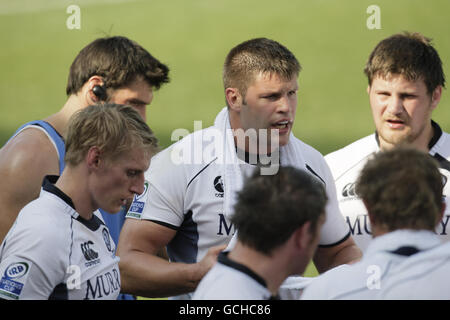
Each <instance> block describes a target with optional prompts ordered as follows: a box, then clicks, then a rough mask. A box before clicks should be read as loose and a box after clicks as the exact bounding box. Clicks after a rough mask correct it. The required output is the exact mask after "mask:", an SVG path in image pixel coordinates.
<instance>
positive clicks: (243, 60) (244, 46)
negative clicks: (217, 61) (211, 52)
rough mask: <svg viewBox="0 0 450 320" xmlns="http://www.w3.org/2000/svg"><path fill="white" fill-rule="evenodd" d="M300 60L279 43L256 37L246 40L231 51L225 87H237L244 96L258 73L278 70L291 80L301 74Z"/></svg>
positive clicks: (226, 64)
mask: <svg viewBox="0 0 450 320" xmlns="http://www.w3.org/2000/svg"><path fill="white" fill-rule="evenodd" d="M300 70H301V66H300V63H299V62H298V61H297V58H295V56H294V54H293V53H292V52H290V51H289V50H288V49H287V48H286V47H284V46H283V45H281V44H280V43H278V42H276V41H274V40H270V39H266V38H257V39H252V40H248V41H245V42H243V43H241V44H239V45H237V46H236V47H234V48H233V49H231V51H230V52H229V53H228V55H227V57H226V59H225V64H224V68H223V85H224V88H225V89H226V88H237V89H238V90H239V92H240V93H241V95H243V96H245V94H246V91H247V88H248V86H249V85H251V83H252V81H253V80H254V78H255V76H256V75H257V74H259V73H270V74H277V75H278V76H280V77H281V78H283V79H286V80H291V79H292V78H293V77H294V76H298V74H299V72H300Z"/></svg>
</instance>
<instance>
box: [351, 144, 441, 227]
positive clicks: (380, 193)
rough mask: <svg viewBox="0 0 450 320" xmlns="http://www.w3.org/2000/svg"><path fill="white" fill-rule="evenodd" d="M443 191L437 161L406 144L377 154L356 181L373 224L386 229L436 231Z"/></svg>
mask: <svg viewBox="0 0 450 320" xmlns="http://www.w3.org/2000/svg"><path fill="white" fill-rule="evenodd" d="M442 191H443V177H442V175H441V173H440V172H439V169H438V163H437V162H436V161H435V160H434V159H433V158H432V157H431V156H430V155H429V154H427V153H424V152H421V151H419V150H416V149H412V148H407V147H397V148H393V149H391V150H389V151H382V152H379V153H377V154H376V155H375V156H374V157H373V158H372V159H370V160H369V161H368V162H367V164H366V165H365V166H364V168H363V170H362V171H361V174H360V176H359V178H358V181H357V183H356V192H357V194H358V195H359V196H360V197H361V198H362V200H363V202H364V204H365V205H366V207H367V210H368V212H369V215H370V218H371V222H372V224H373V225H374V226H375V225H376V226H377V227H378V228H379V229H381V230H383V231H385V232H390V231H394V230H398V229H414V230H421V229H425V230H434V228H435V226H436V224H437V223H438V222H439V219H440V218H441V214H442V201H443V200H442Z"/></svg>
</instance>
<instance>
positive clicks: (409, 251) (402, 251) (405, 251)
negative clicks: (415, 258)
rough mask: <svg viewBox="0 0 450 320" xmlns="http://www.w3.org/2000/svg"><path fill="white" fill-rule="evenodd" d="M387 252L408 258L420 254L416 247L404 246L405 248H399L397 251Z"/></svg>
mask: <svg viewBox="0 0 450 320" xmlns="http://www.w3.org/2000/svg"><path fill="white" fill-rule="evenodd" d="M389 252H390V253H394V254H398V255H401V256H406V257H409V256H412V255H413V254H416V253H418V252H420V250H419V249H417V248H416V247H409V246H405V247H400V248H398V249H397V250H393V251H389Z"/></svg>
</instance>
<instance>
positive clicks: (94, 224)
mask: <svg viewBox="0 0 450 320" xmlns="http://www.w3.org/2000/svg"><path fill="white" fill-rule="evenodd" d="M108 214H109V213H108ZM77 221H79V222H80V223H81V224H83V225H84V226H85V227H86V228H88V229H89V230H91V231H97V230H98V228H100V227H101V226H102V224H104V223H103V221H102V220H100V218H99V217H97V216H96V215H95V214H92V218H91V219H89V220H86V219H85V218H83V217H82V216H80V215H78V218H77Z"/></svg>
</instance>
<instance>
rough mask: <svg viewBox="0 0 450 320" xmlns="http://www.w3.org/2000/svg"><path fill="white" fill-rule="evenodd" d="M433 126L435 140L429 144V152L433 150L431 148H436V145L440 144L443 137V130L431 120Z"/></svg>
mask: <svg viewBox="0 0 450 320" xmlns="http://www.w3.org/2000/svg"><path fill="white" fill-rule="evenodd" d="M431 126H432V127H433V132H434V133H433V138H431V140H430V143H428V150H431V148H433V147H434V145H435V144H436V143H437V142H438V140H439V139H440V138H441V136H442V129H441V127H440V126H439V125H438V124H437V123H436V122H434V121H433V120H431Z"/></svg>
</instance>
